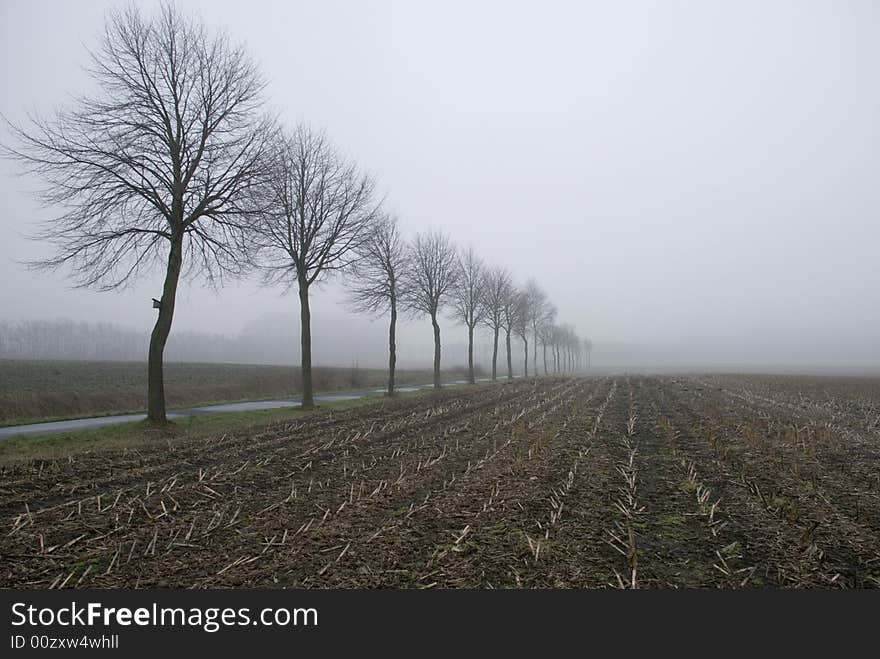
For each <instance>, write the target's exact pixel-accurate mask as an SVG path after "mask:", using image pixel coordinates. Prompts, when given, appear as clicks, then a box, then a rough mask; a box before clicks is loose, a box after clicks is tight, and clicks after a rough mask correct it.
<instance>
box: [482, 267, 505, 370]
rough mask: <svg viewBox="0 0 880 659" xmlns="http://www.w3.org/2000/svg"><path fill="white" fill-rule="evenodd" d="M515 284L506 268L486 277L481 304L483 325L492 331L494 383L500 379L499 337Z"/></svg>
mask: <svg viewBox="0 0 880 659" xmlns="http://www.w3.org/2000/svg"><path fill="white" fill-rule="evenodd" d="M512 288H513V283H512V281H511V278H510V273H509V272H508V271H507V270H505V269H504V268H497V267H496V268H490V269H489V270H488V271H487V272H486V275H485V280H484V283H483V294H482V299H481V303H482V306H483V324H484V325H486V327H488V328H489V329H490V330H492V381H493V382H494V381H496V380H497V379H498V335H499V334H500V333H501V329H502V328H503V327H504V309H505V304H506V301H507V298H508V297H509V295H510V291H511V290H512Z"/></svg>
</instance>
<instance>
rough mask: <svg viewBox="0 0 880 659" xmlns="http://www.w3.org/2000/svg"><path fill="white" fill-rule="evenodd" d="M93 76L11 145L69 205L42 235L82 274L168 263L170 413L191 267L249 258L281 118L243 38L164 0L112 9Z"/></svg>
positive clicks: (157, 382) (217, 267)
mask: <svg viewBox="0 0 880 659" xmlns="http://www.w3.org/2000/svg"><path fill="white" fill-rule="evenodd" d="M89 72H90V74H91V76H92V78H93V80H94V81H95V82H96V83H97V84H96V87H95V90H94V91H91V92H89V93H88V94H87V95H84V96H81V97H79V98H78V99H76V100H75V101H74V102H73V104H72V106H71V107H70V108H67V109H62V110H59V111H58V112H56V113H55V114H54V115H53V116H52V117H51V118H44V117H40V116H35V117H32V118H31V120H30V122H29V124H28V126H26V127H21V126H15V125H11V124H10V128H11V130H12V132H13V135H14V136H15V138H16V140H17V142H18V145H17V146H13V147H8V148H5V149H4V151H5V152H6V153H7V155H10V156H12V157H14V158H17V159H18V160H19V161H20V162H21V163H23V164H24V166H25V170H26V171H28V172H31V173H35V174H37V175H39V176H40V177H42V178H43V179H44V180H45V181H46V186H45V187H44V189H43V190H42V191H41V197H42V199H43V201H44V202H45V203H46V204H48V205H50V206H52V207H58V208H62V209H63V211H62V212H61V213H60V214H59V215H57V216H56V217H54V218H53V219H51V220H49V221H48V222H46V224H45V225H44V227H43V229H42V230H41V231H40V233H39V234H38V235H36V236H35V238H37V239H38V240H42V241H45V242H47V243H51V244H52V245H53V247H54V255H52V256H51V257H49V258H48V259H46V260H44V261H40V262H38V263H34V264H32V265H34V266H35V267H39V268H49V269H54V268H58V267H62V266H66V267H69V268H70V269H71V270H72V272H73V276H74V277H73V278H74V281H75V284H76V285H77V286H81V287H96V288H99V289H100V290H105V291H107V290H114V289H119V288H121V287H124V286H125V285H126V284H128V283H130V282H131V281H132V280H133V279H134V278H135V277H136V276H137V275H139V274H141V273H142V272H143V271H145V270H148V269H150V268H151V267H155V266H157V265H158V266H164V270H165V281H164V284H163V288H162V295H161V298H160V299H159V300H155V301H154V302H153V304H154V306H156V307H158V310H159V313H158V318H157V320H156V324H155V326H154V328H153V332H152V335H151V337H150V351H149V364H148V396H147V398H148V412H147V415H148V418H149V419H150V420H151V421H156V422H164V421H165V420H166V415H165V389H164V379H163V369H162V366H163V356H164V351H165V344H166V342H167V340H168V335H169V333H170V332H171V323H172V319H173V318H174V307H175V302H176V295H177V286H178V282H179V279H180V277H181V273H183V274H184V275H187V274H189V275H202V276H205V277H206V278H207V280H208V281H209V282H210V283H213V284H215V285H216V284H218V283H219V282H220V281H221V280H222V277H223V275H228V274H230V273H237V272H239V271H240V269H241V266H242V259H241V249H240V243H241V239H242V231H243V229H244V228H245V226H244V225H245V223H246V218H247V214H246V212H245V210H244V209H245V206H244V205H243V203H242V202H243V200H244V199H245V198H247V194H246V193H247V192H248V190H249V189H250V188H251V187H252V186H254V185H255V183H257V182H258V181H259V179H260V178H261V176H262V174H263V170H262V161H263V158H262V156H263V154H264V152H265V150H266V148H267V145H268V144H269V142H270V139H269V137H270V135H271V133H272V131H273V127H272V122H271V120H269V119H268V118H266V117H263V116H261V114H260V113H261V106H262V103H263V90H264V82H263V79H262V77H261V75H260V73H259V72H258V70H257V67H256V65H255V64H254V62H253V61H252V60H251V59H250V58H249V57H248V56H247V54H246V53H245V51H244V50H243V49H242V48H241V47H239V46H237V45H234V44H232V43H231V42H230V41H229V39H228V38H227V37H226V36H225V35H223V34H220V33H211V32H209V31H208V30H207V29H206V28H205V26H204V25H203V24H202V23H200V22H198V21H197V20H193V19H190V18H188V17H186V16H184V15H182V14H181V13H179V12H178V11H177V10H176V9H175V8H174V6H173V5H171V4H165V5H162V7H161V8H160V9H159V11H158V13H157V14H155V15H152V16H145V15H142V14H141V13H140V12H139V11H138V9H137V8H136V7H135V6H134V5H132V6H130V7H129V8H127V9H124V10H122V11H117V12H112V13H110V14H109V15H108V19H107V22H106V25H105V29H104V33H103V37H102V39H101V42H100V46H99V47H98V48H97V49H96V50H95V51H94V52H92V53H91V67H90V69H89Z"/></svg>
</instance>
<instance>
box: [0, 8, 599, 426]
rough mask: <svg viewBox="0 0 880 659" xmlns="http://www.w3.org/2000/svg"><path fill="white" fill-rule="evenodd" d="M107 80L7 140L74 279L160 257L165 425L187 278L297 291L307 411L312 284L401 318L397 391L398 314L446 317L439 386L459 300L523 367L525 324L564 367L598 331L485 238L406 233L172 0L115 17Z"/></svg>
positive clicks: (352, 171)
mask: <svg viewBox="0 0 880 659" xmlns="http://www.w3.org/2000/svg"><path fill="white" fill-rule="evenodd" d="M91 60H92V66H91V69H90V71H91V74H92V76H93V78H94V80H95V82H96V83H97V84H96V91H94V92H91V93H90V94H89V95H87V96H83V97H81V98H79V99H78V100H77V101H75V102H74V104H73V105H72V107H70V108H68V109H63V110H60V111H58V112H56V113H55V114H54V115H52V116H51V117H49V118H46V117H41V116H34V117H32V118H31V120H30V122H29V124H28V125H27V126H24V127H23V126H20V125H15V124H12V123H10V122H7V125H8V127H9V128H10V130H11V132H12V134H13V137H14V139H13V142H12V144H11V145H9V146H5V147H4V151H5V153H6V155H8V156H11V157H13V158H15V159H17V160H18V161H19V162H21V163H22V164H23V165H24V170H25V171H26V172H29V173H31V174H36V175H38V176H40V177H41V178H42V179H43V180H44V181H45V186H44V188H43V189H42V191H41V196H42V200H43V201H44V202H45V203H46V204H48V205H49V206H51V207H54V208H59V209H61V212H60V214H59V215H57V216H56V217H54V218H53V219H52V220H50V221H48V222H47V223H46V225H45V226H44V230H43V231H42V232H41V233H40V234H38V235H37V236H36V238H37V239H39V240H42V241H45V242H47V243H49V244H51V245H53V247H54V253H53V255H52V256H51V257H49V258H47V259H46V260H43V261H39V262H36V263H34V264H33V265H34V266H35V267H39V268H58V267H62V266H65V267H68V268H70V270H71V271H72V272H73V276H74V278H75V280H76V283H77V285H80V286H89V287H97V288H99V289H102V290H113V289H118V288H121V287H124V286H126V285H127V284H129V283H130V282H131V281H132V280H133V279H134V278H135V277H136V276H137V275H139V274H140V273H142V272H143V271H146V270H148V269H149V268H150V267H153V266H156V265H159V266H161V267H162V268H163V269H164V272H165V278H164V284H163V290H162V295H161V298H159V299H158V300H154V301H153V304H154V306H155V307H156V308H157V309H158V317H157V320H156V323H155V326H154V328H153V332H152V334H151V338H150V348H149V360H148V362H149V363H148V372H149V377H148V417H149V419H151V420H153V421H157V422H164V421H165V420H166V412H165V392H164V379H163V356H164V351H165V346H166V342H167V340H168V336H169V334H170V331H171V325H172V321H173V318H174V310H175V303H176V297H177V287H178V283H179V281H180V278H181V276H187V275H188V276H202V277H204V278H205V279H206V280H207V281H208V282H210V283H211V284H213V285H220V284H221V283H222V281H223V279H224V278H227V277H229V276H239V275H241V274H243V273H245V272H249V271H252V270H257V271H259V272H260V273H261V275H262V277H263V279H264V281H265V282H266V283H267V284H276V283H280V284H283V285H285V286H287V287H288V288H293V287H294V286H295V287H296V288H297V291H298V293H299V301H300V315H301V321H302V323H301V327H302V332H301V343H302V379H303V401H302V404H303V406H304V407H311V406H313V404H314V400H313V387H312V380H311V342H312V338H311V314H310V307H309V296H310V291H311V288H312V286H313V285H314V284H315V283H316V282H317V281H319V280H320V279H322V278H324V277H326V276H327V275H329V274H331V273H335V272H349V273H351V274H352V275H353V276H352V277H351V279H350V281H351V288H352V294H351V302H352V304H353V305H354V307H355V308H357V309H360V310H363V311H368V312H371V313H376V312H385V311H386V310H387V311H388V312H389V313H390V317H391V322H390V331H389V366H390V376H389V387H388V388H389V393H393V392H394V369H395V359H396V357H395V353H396V348H395V326H396V322H397V315H398V312H399V310H400V311H403V312H421V313H424V314H427V315H428V316H430V318H431V322H432V325H433V329H434V340H435V348H434V383H435V386H439V385H440V379H439V378H440V357H441V344H440V326H439V323H438V318H439V317H440V314H441V313H442V312H444V311H447V310H448V311H449V312H450V313H452V314H453V316H454V317H455V318H456V319H457V320H459V321H460V322H462V323H463V324H465V325H466V326H467V328H468V336H469V344H470V353H471V358H470V360H469V361H470V376H471V381H473V355H472V353H473V334H474V331H475V329H476V328H477V327H478V326H480V325H485V326H487V327H488V328H489V329H490V330H491V331H492V332H493V336H494V341H495V344H494V345H495V350H494V354H493V364H492V375H493V378H495V377H496V376H497V352H498V340H499V336H500V333H501V332H502V331H503V332H504V335H505V340H506V347H507V366H508V377H512V370H513V369H512V356H511V335H514V336H517V337H519V338H521V339H522V341H523V343H524V345H525V360H526V372H527V373H528V353H529V344H528V340H529V337H532V346H533V351H534V357H533V363H536V362H537V344H538V343H539V342H540V343H541V344H542V346H543V353H544V370H545V372H549V371H550V370H551V367H550V366H548V357H547V350H548V348H549V350H550V352H551V363H552V370H553V371H554V372H558V371H562V370H571V369H574V368H576V367H577V366H578V363H579V361H578V360H580V358H581V355H582V354H583V352H584V351H583V347H584V346H583V343H582V342H581V341H580V340H579V339H578V338H577V336H576V335H575V334H574V331H573V330H572V329H571V328H568V327H559V326H557V325H556V324H555V323H554V319H555V310H554V308H553V307H552V305H550V304H549V302H548V301H547V298H546V295H544V293H543V292H542V291H541V290H540V288H539V287H538V286H537V285H536V284H534V283H533V282H530V283H529V284H527V285H526V286H525V287H524V288H523V289H522V290H518V289H516V288H515V286H514V285H513V283H512V278H511V276H510V274H509V273H508V272H507V271H505V270H503V269H497V268H487V267H485V266H484V265H483V263H482V262H481V260H480V259H479V257H478V256H477V255H476V253H475V252H474V251H473V250H472V249H469V250H466V251H464V252H463V253H461V254H459V253H458V251H457V250H456V249H455V247H454V246H453V244H452V243H451V241H450V240H449V239H448V238H447V237H446V236H444V235H442V234H440V233H436V232H429V233H426V234H421V235H418V236H416V237H415V238H414V240H413V241H412V242H411V243H406V242H405V241H404V240H403V239H402V237H401V235H400V232H399V229H398V226H397V223H396V221H395V220H393V219H391V218H390V217H388V216H387V215H386V213H385V212H384V211H383V210H382V201H381V200H380V199H378V198H377V195H376V192H375V182H374V180H373V179H372V178H371V177H370V176H369V175H368V174H366V173H364V172H363V171H361V170H360V168H358V167H357V166H356V165H355V164H354V163H352V162H351V161H349V160H348V159H347V158H345V157H344V156H343V155H342V154H341V153H340V151H339V150H338V149H336V148H335V147H334V146H333V145H332V144H331V143H330V141H329V140H328V139H327V137H326V136H325V135H324V133H322V132H318V131H315V130H313V129H311V128H310V127H308V126H306V125H300V126H297V127H296V128H294V129H293V130H288V129H286V128H284V127H283V126H282V125H281V124H280V122H279V121H278V120H277V118H276V117H275V116H273V115H271V114H270V113H268V112H267V111H266V109H265V98H264V92H265V86H266V85H265V82H264V79H263V77H262V75H261V73H260V71H259V70H258V68H257V67H256V65H255V64H254V62H253V60H252V59H251V58H250V57H249V56H248V55H247V54H246V52H245V50H244V49H243V48H242V47H241V46H238V45H235V44H233V43H232V42H231V41H230V40H229V38H228V37H227V36H226V35H224V34H220V33H211V32H209V31H208V30H207V29H206V28H205V26H204V25H203V24H202V23H201V22H200V21H198V20H195V19H192V18H190V17H187V16H184V15H182V14H181V13H180V12H179V11H178V10H177V9H176V8H175V7H174V6H173V5H171V4H166V5H163V6H162V7H161V9H160V10H159V11H158V13H157V14H156V15H153V16H145V15H143V14H142V13H141V12H140V11H139V10H138V9H137V7H136V6H134V5H132V6H130V7H129V8H127V9H124V10H122V11H116V12H112V13H111V14H109V16H108V20H107V23H106V25H105V30H104V34H103V38H102V41H101V44H100V46H99V47H98V48H97V49H95V50H94V51H92V52H91Z"/></svg>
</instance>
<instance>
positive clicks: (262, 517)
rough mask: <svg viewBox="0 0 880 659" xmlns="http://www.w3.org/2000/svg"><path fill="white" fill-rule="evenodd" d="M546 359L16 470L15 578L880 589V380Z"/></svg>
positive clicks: (3, 518)
mask: <svg viewBox="0 0 880 659" xmlns="http://www.w3.org/2000/svg"><path fill="white" fill-rule="evenodd" d="M837 384H838V383H837V381H835V380H832V379H826V380H825V381H824V382H823V383H822V384H821V386H819V385H815V386H814V384H813V383H811V382H807V381H805V380H803V379H798V378H788V379H784V378H780V379H776V380H769V381H768V380H760V379H749V378H745V377H726V376H704V377H662V378H657V377H625V376H624V377H614V378H602V379H573V378H567V379H563V378H559V379H544V378H542V379H539V380H537V381H519V382H515V383H512V384H504V385H498V386H484V387H477V388H474V389H466V388H458V389H454V390H448V391H443V392H439V393H436V394H432V395H431V396H425V397H420V398H414V399H401V400H393V401H386V402H383V403H381V404H376V405H371V406H365V407H360V408H356V409H352V410H349V411H344V412H338V411H336V412H332V411H327V412H322V413H318V414H316V415H315V416H312V417H310V418H308V419H305V420H303V421H299V422H296V423H289V424H275V425H270V426H267V427H266V428H265V429H264V430H262V431H260V432H257V433H253V432H250V433H247V434H227V435H219V436H216V437H212V438H210V439H208V440H196V441H188V440H187V441H169V443H168V444H167V445H166V446H152V447H145V448H144V449H143V450H127V451H121V452H120V451H115V452H113V451H103V452H91V453H82V454H79V455H74V456H71V457H70V458H68V459H67V460H61V461H32V462H29V463H26V464H19V465H14V466H10V467H7V468H4V469H2V471H0V525H4V526H3V527H2V528H3V537H2V540H0V586H4V587H65V588H71V587H101V588H103V587H197V588H199V587H230V588H241V587H258V588H263V587H329V588H349V587H407V588H408V587H412V588H427V587H435V588H448V587H477V588H488V587H496V588H498V587H526V588H538V587H550V588H584V587H587V588H592V587H618V588H619V587H633V586H635V587H638V588H667V587H722V588H739V587H761V586H772V587H823V588H837V587H877V586H878V585H880V471H878V469H880V460H878V458H880V427H878V413H880V400H878V398H880V395H878V387H877V381H874V380H865V381H864V382H863V383H862V385H861V386H856V385H854V384H853V383H851V382H847V383H843V384H842V385H841V387H840V388H835V387H836V386H837Z"/></svg>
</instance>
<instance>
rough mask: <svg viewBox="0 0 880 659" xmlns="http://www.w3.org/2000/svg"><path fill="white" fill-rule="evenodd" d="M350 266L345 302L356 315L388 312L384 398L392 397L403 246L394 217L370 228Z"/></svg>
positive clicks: (379, 220) (403, 266)
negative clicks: (389, 318) (386, 372)
mask: <svg viewBox="0 0 880 659" xmlns="http://www.w3.org/2000/svg"><path fill="white" fill-rule="evenodd" d="M356 251H357V256H358V258H357V260H356V261H355V262H354V263H353V264H352V268H351V274H352V276H351V278H350V282H351V283H350V285H349V291H348V292H349V300H350V302H351V305H352V307H353V308H354V309H355V310H356V311H359V312H362V313H369V314H384V313H385V312H386V311H388V312H389V313H390V315H391V320H390V322H389V325H388V395H389V396H393V395H394V371H395V367H396V365H397V340H396V334H397V306H398V302H399V300H400V297H401V290H402V286H403V281H402V280H403V276H404V270H405V268H406V259H407V253H406V244H405V243H404V241H403V239H402V238H401V235H400V230H399V228H398V224H397V218H395V217H393V216H388V215H384V216H382V217H380V218H379V219H378V221H377V222H376V223H375V225H374V226H373V227H372V229H370V231H369V232H368V234H367V237H366V240H364V241H363V242H362V243H361V244H360V245H359V246H358V247H357V250H356Z"/></svg>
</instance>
